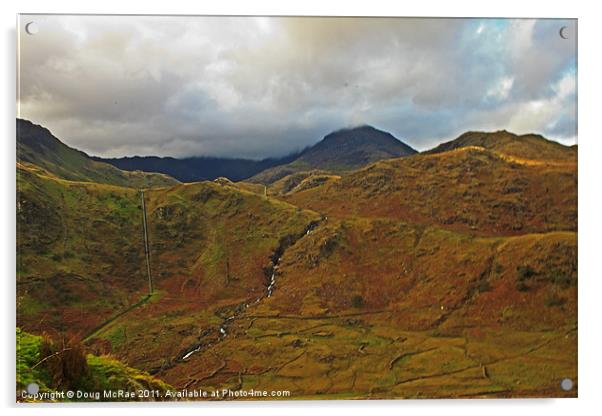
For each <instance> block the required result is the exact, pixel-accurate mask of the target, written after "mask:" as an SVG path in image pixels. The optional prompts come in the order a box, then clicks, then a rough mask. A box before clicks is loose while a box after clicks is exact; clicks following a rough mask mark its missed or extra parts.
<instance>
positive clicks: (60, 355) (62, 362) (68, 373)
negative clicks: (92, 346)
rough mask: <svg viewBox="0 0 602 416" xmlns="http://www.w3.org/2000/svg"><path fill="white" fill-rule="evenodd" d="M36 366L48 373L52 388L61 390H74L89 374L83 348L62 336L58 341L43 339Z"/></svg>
mask: <svg viewBox="0 0 602 416" xmlns="http://www.w3.org/2000/svg"><path fill="white" fill-rule="evenodd" d="M36 365H40V366H44V368H45V369H46V370H47V371H48V374H49V376H50V378H51V383H52V387H54V388H56V389H63V390H73V389H76V388H77V387H78V386H79V385H80V384H81V383H82V381H83V380H84V378H85V377H86V376H87V375H88V372H89V371H88V362H87V361H86V355H85V352H84V348H83V346H82V345H81V344H80V343H78V342H77V341H75V340H74V339H68V338H66V337H64V336H63V337H62V338H61V339H60V340H59V341H55V340H53V339H51V338H49V337H48V336H45V337H44V338H43V340H42V344H41V346H40V361H39V362H38V364H36Z"/></svg>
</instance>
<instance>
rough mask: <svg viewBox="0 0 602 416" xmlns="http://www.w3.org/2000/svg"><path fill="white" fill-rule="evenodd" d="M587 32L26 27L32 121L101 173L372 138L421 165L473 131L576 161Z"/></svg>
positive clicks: (214, 24)
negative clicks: (532, 141) (519, 139)
mask: <svg viewBox="0 0 602 416" xmlns="http://www.w3.org/2000/svg"><path fill="white" fill-rule="evenodd" d="M29 22H34V23H35V25H36V26H37V29H38V32H37V33H36V34H34V35H30V34H27V33H26V32H25V25H26V24H27V23H29ZM563 26H565V27H566V29H565V30H564V31H563V34H564V35H565V37H567V38H568V39H563V38H562V37H561V36H560V34H559V31H560V29H561V28H562V27H563ZM576 30H577V27H576V21H575V20H535V19H418V18H334V17H326V18H314V17H312V18H299V17H200V16H197V17H191V16H186V17H182V16H180V17H166V16H59V15H47V16H27V15H24V16H21V18H20V25H19V28H18V31H19V45H18V55H19V60H18V62H19V68H18V100H17V104H18V107H17V108H18V116H19V117H22V118H26V119H28V120H31V121H33V122H34V123H36V124H41V125H43V126H45V127H47V128H49V129H50V130H51V131H52V132H53V133H54V135H55V136H57V137H58V138H60V139H61V140H62V141H63V142H65V143H67V144H68V145H70V146H72V147H75V148H77V149H80V150H83V151H85V152H87V153H89V154H91V155H96V156H103V157H121V156H134V155H141V156H145V155H157V156H173V157H187V156H220V157H244V158H252V159H261V158H265V157H276V156H282V155H286V154H289V153H291V152H294V151H297V150H300V149H303V148H304V147H306V146H309V145H312V144H314V143H316V142H318V141H319V140H321V138H322V137H323V136H325V135H326V134H328V133H329V132H331V131H334V130H338V129H341V128H346V127H353V126H357V125H363V124H369V125H372V126H374V127H376V128H379V129H382V130H386V131H388V132H390V133H391V134H393V135H394V136H396V137H397V138H398V139H400V140H402V141H404V142H405V143H407V144H409V145H410V146H412V147H414V148H416V149H418V150H426V149H429V148H432V147H434V146H435V145H437V144H438V143H441V142H444V141H448V140H452V139H454V138H456V137H457V136H459V135H460V134H461V133H463V132H465V131H468V130H479V131H495V130H502V129H506V130H509V131H512V132H514V133H517V134H525V133H538V134H542V135H544V136H545V137H547V138H549V139H552V140H556V141H559V142H561V143H563V144H568V145H571V144H575V143H576V142H577V119H576V106H577V61H576V54H577V51H576Z"/></svg>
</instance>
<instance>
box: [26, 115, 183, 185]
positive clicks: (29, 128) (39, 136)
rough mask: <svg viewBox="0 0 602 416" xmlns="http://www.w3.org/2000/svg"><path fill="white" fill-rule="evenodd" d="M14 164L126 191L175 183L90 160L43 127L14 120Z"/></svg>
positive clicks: (154, 175)
mask: <svg viewBox="0 0 602 416" xmlns="http://www.w3.org/2000/svg"><path fill="white" fill-rule="evenodd" d="M17 162H18V163H22V164H33V165H35V166H37V167H39V168H42V169H43V170H45V171H47V172H48V173H51V174H53V175H55V176H56V177H58V178H61V179H67V180H71V181H84V182H97V183H103V184H109V185H118V186H126V187H154V186H168V185H173V184H176V183H177V182H178V181H177V180H175V179H173V178H171V177H169V176H167V175H164V174H161V173H148V172H141V171H136V172H127V171H124V170H121V169H118V168H116V167H115V166H112V165H110V164H107V163H104V162H101V161H96V160H93V159H92V158H91V157H90V156H88V154H86V153H85V152H82V151H81V150H78V149H75V148H73V147H70V146H68V145H66V144H65V143H63V142H62V141H61V140H60V139H58V138H57V137H56V136H54V135H53V134H52V132H51V131H50V130H49V129H47V128H46V127H43V126H41V125H38V124H34V123H33V122H31V121H29V120H25V119H20V118H17Z"/></svg>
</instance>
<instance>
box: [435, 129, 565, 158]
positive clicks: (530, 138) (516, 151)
mask: <svg viewBox="0 0 602 416" xmlns="http://www.w3.org/2000/svg"><path fill="white" fill-rule="evenodd" d="M468 146H479V147H484V148H486V149H489V150H494V151H498V152H501V153H505V154H507V155H509V156H514V157H520V158H525V159H542V160H565V159H573V158H574V157H576V149H574V148H571V147H567V146H564V145H562V144H560V143H558V142H555V141H552V140H548V139H546V138H545V137H543V136H541V135H539V134H533V133H531V134H523V135H518V134H515V133H512V132H510V131H507V130H498V131H494V132H484V131H467V132H466V133H462V134H461V135H460V136H458V137H457V138H456V139H454V140H451V141H448V142H445V143H441V144H440V145H438V146H436V147H435V148H433V149H431V150H429V151H427V152H425V153H427V154H432V153H441V152H446V151H449V150H454V149H458V148H462V147H468Z"/></svg>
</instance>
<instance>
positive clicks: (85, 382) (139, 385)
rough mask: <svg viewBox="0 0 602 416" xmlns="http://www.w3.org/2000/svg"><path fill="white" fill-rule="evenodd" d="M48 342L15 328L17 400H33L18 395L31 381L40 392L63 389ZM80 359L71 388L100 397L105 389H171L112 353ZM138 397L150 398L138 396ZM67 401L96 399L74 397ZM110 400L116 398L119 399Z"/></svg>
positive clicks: (132, 390) (133, 390)
mask: <svg viewBox="0 0 602 416" xmlns="http://www.w3.org/2000/svg"><path fill="white" fill-rule="evenodd" d="M47 342H48V341H46V340H45V339H44V338H43V337H40V336H35V335H32V334H29V333H27V332H24V331H22V330H21V329H20V328H17V397H18V400H19V401H25V402H27V401H33V399H31V398H27V397H20V396H21V392H22V391H24V390H26V389H27V386H28V385H29V384H30V383H35V384H37V385H38V386H39V387H40V390H39V391H40V393H54V392H57V391H62V389H61V388H60V386H58V385H57V384H56V382H57V380H56V379H55V378H53V376H52V374H53V369H52V366H51V365H50V363H51V362H52V359H53V358H54V357H51V356H49V355H46V354H45V349H46V348H47V345H48V344H47ZM65 352H67V351H65ZM59 356H60V355H57V356H56V357H59ZM83 359H84V362H82V363H79V365H78V367H79V368H78V369H79V370H81V375H80V376H79V377H78V378H77V381H76V382H75V384H72V385H70V386H69V388H70V389H73V390H82V391H86V392H89V393H94V392H98V393H100V395H101V397H102V395H103V392H104V391H118V390H124V391H129V392H137V391H139V390H155V391H159V392H161V393H165V392H166V391H168V390H173V388H172V387H171V386H169V385H168V384H166V383H164V382H162V381H160V380H158V379H156V378H154V377H151V376H150V375H148V373H144V372H142V371H139V370H136V369H134V368H131V367H128V366H126V365H124V364H123V363H121V362H119V361H117V360H115V359H114V358H112V357H109V356H96V355H92V354H87V355H86V356H85V357H83ZM56 361H58V360H56ZM63 362H64V361H63ZM63 362H61V364H63ZM122 400H123V399H122ZM137 400H149V399H148V398H139V399H137ZM45 401H51V400H45ZM56 401H64V400H56ZM70 401H97V400H93V399H92V400H91V399H87V400H86V399H82V398H79V399H78V398H77V397H75V398H73V399H72V400H70ZM100 401H108V399H104V398H103V399H101V400H100ZM113 401H119V399H118V400H113ZM128 401H129V400H128Z"/></svg>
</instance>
